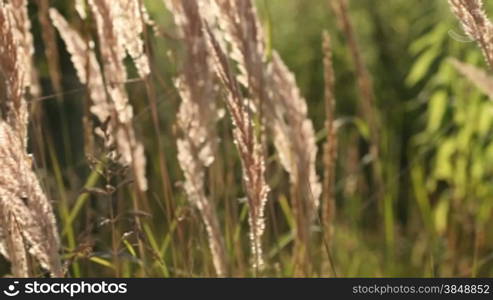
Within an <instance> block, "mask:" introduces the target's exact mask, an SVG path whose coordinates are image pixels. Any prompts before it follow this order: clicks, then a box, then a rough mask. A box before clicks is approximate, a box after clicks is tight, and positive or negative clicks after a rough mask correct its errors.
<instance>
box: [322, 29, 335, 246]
mask: <svg viewBox="0 0 493 300" xmlns="http://www.w3.org/2000/svg"><path fill="white" fill-rule="evenodd" d="M322 50H323V53H324V55H325V56H324V78H325V109H326V120H325V129H326V130H327V141H326V142H325V145H324V156H323V157H324V158H323V161H324V172H325V173H324V184H323V185H324V205H323V213H322V218H323V226H324V234H325V239H326V242H327V243H328V244H329V245H330V243H331V241H332V231H333V222H334V218H335V209H336V202H335V177H336V161H337V128H336V126H335V103H336V102H335V95H334V84H335V76H334V68H333V63H332V46H331V41H330V36H329V34H328V33H327V32H324V34H323V45H322Z"/></svg>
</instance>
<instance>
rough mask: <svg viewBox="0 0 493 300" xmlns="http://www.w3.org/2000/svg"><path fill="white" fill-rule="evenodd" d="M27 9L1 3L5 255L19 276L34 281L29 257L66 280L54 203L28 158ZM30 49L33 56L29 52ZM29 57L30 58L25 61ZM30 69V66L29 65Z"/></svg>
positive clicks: (0, 197) (0, 202)
mask: <svg viewBox="0 0 493 300" xmlns="http://www.w3.org/2000/svg"><path fill="white" fill-rule="evenodd" d="M24 4H25V3H21V2H20V1H15V3H4V2H0V75H1V76H0V79H1V81H2V82H3V84H4V85H3V86H2V87H3V91H2V95H1V97H2V98H0V104H1V106H0V111H1V120H0V214H1V216H0V217H1V218H0V220H1V221H0V223H1V225H2V226H1V230H0V231H1V232H0V244H1V245H2V246H1V247H0V250H1V251H2V254H4V255H5V256H6V257H7V258H8V259H10V261H11V264H12V272H13V275H14V276H18V277H28V276H30V275H32V272H33V265H30V264H29V263H28V261H29V260H28V254H29V255H31V256H32V257H34V258H36V260H37V261H38V262H39V264H40V265H41V267H43V268H44V269H46V270H48V271H50V273H51V274H52V276H63V271H62V267H61V263H60V257H59V254H58V251H59V248H60V243H59V237H58V231H57V226H56V221H55V217H54V214H53V210H52V206H51V203H50V202H49V201H48V199H47V198H46V195H45V194H44V193H43V191H42V189H41V186H40V184H39V181H38V179H37V177H36V174H35V173H34V171H33V170H32V158H31V157H30V155H29V154H28V153H27V126H28V119H29V113H28V107H27V102H26V99H25V92H26V90H27V88H28V87H29V86H30V85H31V81H30V80H27V79H26V78H31V77H30V76H31V74H32V73H31V71H32V68H30V67H29V66H28V65H30V63H31V52H30V51H31V50H32V49H31V48H29V47H30V46H29V45H28V44H29V43H28V42H26V41H27V40H29V38H28V36H29V35H30V33H27V32H24V30H28V29H29V28H30V27H29V26H28V25H26V24H22V22H25V19H24V18H21V17H22V16H24V17H27V15H24V13H26V12H25V11H24V12H22V11H21V12H19V10H24V9H25V8H26V7H25V6H23V5H24ZM26 49H31V50H29V51H28V50H26ZM26 56H28V57H26ZM26 64H27V65H26Z"/></svg>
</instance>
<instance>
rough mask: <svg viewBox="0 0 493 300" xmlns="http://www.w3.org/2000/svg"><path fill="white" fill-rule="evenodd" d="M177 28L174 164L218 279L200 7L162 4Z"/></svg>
mask: <svg viewBox="0 0 493 300" xmlns="http://www.w3.org/2000/svg"><path fill="white" fill-rule="evenodd" d="M166 4H167V5H168V8H169V10H170V11H171V12H172V13H173V16H174V19H175V23H176V24H177V25H178V26H179V28H180V29H181V33H182V38H183V41H184V42H185V46H186V62H185V63H184V66H183V69H182V75H180V76H179V77H178V78H177V79H176V80H175V85H176V87H177V89H178V92H179V94H180V96H181V99H182V103H181V105H180V110H179V112H178V126H179V128H180V130H181V135H182V137H181V138H179V139H178V141H177V145H178V161H179V163H180V167H181V169H182V171H183V173H184V175H185V183H184V188H185V191H186V193H187V196H188V199H189V201H190V203H192V205H194V206H195V207H196V208H197V209H198V210H199V212H200V214H201V216H202V219H203V221H204V223H205V227H206V230H207V234H208V238H209V247H210V249H211V253H212V258H213V262H214V267H215V270H216V274H217V275H218V276H225V275H226V272H227V263H226V261H227V259H226V249H225V247H224V241H223V237H222V233H221V229H220V227H219V221H218V219H217V213H216V209H215V207H214V202H213V200H212V199H210V198H209V197H208V196H207V195H206V191H205V183H204V178H205V171H206V169H207V168H208V167H209V166H210V165H211V164H212V163H213V161H214V159H215V156H216V154H217V142H218V141H219V137H218V135H217V131H216V128H215V126H216V123H217V120H218V119H219V114H218V110H217V105H216V102H215V101H216V98H217V96H218V95H217V92H216V84H215V80H214V74H213V73H212V61H211V57H210V56H209V54H208V53H207V44H206V43H207V41H206V39H205V36H204V33H205V32H204V31H203V25H202V21H201V18H200V13H199V6H198V3H197V2H196V0H172V1H168V2H166Z"/></svg>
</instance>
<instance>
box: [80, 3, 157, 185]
mask: <svg viewBox="0 0 493 300" xmlns="http://www.w3.org/2000/svg"><path fill="white" fill-rule="evenodd" d="M125 4H128V1H117V2H114V1H108V0H90V1H89V5H90V7H91V10H92V13H93V15H94V18H95V20H96V24H97V31H98V37H99V44H100V52H101V56H102V58H103V62H104V63H103V67H104V68H103V69H104V72H103V77H104V79H105V83H106V84H105V87H106V91H107V93H108V96H109V98H110V99H111V102H112V103H113V105H114V111H115V116H114V119H115V129H114V130H115V140H116V144H117V146H118V151H119V153H120V154H121V161H122V163H124V164H125V165H129V166H132V169H133V172H134V176H135V179H136V181H137V185H138V187H139V189H140V191H146V190H147V187H148V186H147V178H146V172H145V166H146V158H145V154H144V146H143V145H142V143H140V142H139V141H138V140H137V138H136V136H135V131H134V127H133V124H132V119H133V108H132V106H131V105H130V103H129V99H128V94H127V91H126V89H125V82H126V81H127V79H128V75H127V70H126V68H125V65H124V62H123V61H124V59H125V57H126V50H128V47H129V46H128V45H126V44H127V43H129V41H128V39H129V36H132V37H133V38H140V37H137V36H135V34H134V33H131V34H127V33H125V30H126V29H128V27H129V26H134V25H135V24H133V22H138V23H139V24H140V22H141V18H139V19H136V20H133V22H130V23H129V19H128V18H127V17H126V16H127V15H128V12H124V10H125V8H127V7H126V6H124V5H125ZM122 16H125V17H122ZM142 56H145V54H142ZM146 60H147V59H146ZM136 66H137V69H139V70H140V71H139V73H142V74H145V73H146V72H147V71H148V69H146V68H145V67H143V66H145V63H144V65H141V64H140V62H136ZM147 67H148V66H147Z"/></svg>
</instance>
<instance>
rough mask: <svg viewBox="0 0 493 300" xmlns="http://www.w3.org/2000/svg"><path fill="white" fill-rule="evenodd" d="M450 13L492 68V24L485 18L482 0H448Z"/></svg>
mask: <svg viewBox="0 0 493 300" xmlns="http://www.w3.org/2000/svg"><path fill="white" fill-rule="evenodd" d="M449 5H450V7H451V8H452V11H453V12H454V14H455V15H456V16H457V18H458V19H459V21H460V23H461V24H462V27H463V28H464V31H465V32H466V34H467V35H468V36H469V37H470V38H472V39H474V40H475V41H476V42H477V43H478V45H479V47H480V48H481V50H482V51H483V55H484V57H485V59H486V62H487V63H488V65H489V66H490V67H493V24H492V23H491V21H490V20H489V19H488V17H487V16H486V13H485V11H484V7H483V6H484V4H483V1H482V0H449Z"/></svg>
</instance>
